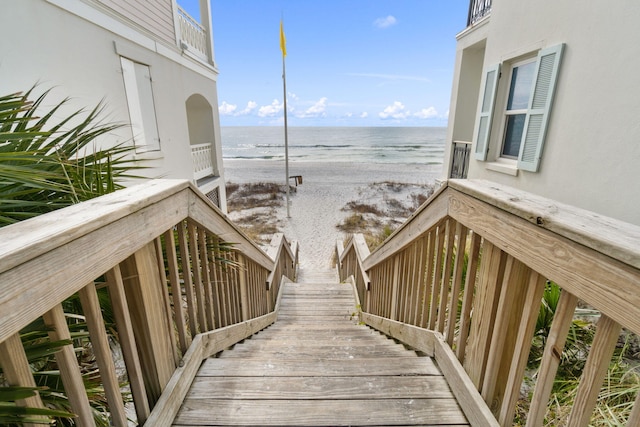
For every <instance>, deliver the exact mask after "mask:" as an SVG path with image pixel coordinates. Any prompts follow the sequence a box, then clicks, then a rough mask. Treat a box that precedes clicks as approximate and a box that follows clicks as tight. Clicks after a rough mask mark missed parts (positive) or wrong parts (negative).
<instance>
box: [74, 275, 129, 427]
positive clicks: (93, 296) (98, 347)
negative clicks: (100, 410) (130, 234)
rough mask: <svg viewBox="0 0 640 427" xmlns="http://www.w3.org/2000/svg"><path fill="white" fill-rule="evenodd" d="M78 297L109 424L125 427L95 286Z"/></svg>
mask: <svg viewBox="0 0 640 427" xmlns="http://www.w3.org/2000/svg"><path fill="white" fill-rule="evenodd" d="M78 295H79V296H80V303H81V304H82V312H83V313H84V316H85V319H86V322H87V328H88V329H89V335H90V339H91V347H92V349H93V354H94V356H95V358H96V363H97V365H98V369H99V371H100V378H101V380H102V385H103V387H104V393H105V396H106V397H107V403H108V405H109V412H110V414H111V422H112V423H113V425H114V426H117V427H125V426H127V414H126V413H125V409H124V401H123V399H122V393H121V391H120V384H119V383H118V376H117V374H116V367H115V365H114V363H113V357H112V356H111V349H110V348H109V338H108V337H107V331H106V330H105V326H104V319H103V318H102V311H101V310H100V301H99V300H98V293H97V292H96V286H95V284H94V283H93V282H92V283H89V284H88V285H87V286H85V287H84V288H82V289H80V291H79V292H78Z"/></svg>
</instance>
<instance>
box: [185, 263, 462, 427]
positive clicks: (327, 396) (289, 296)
mask: <svg viewBox="0 0 640 427" xmlns="http://www.w3.org/2000/svg"><path fill="white" fill-rule="evenodd" d="M299 280H300V283H287V284H285V285H284V288H283V294H282V300H281V305H280V311H279V314H278V320H277V321H276V322H275V323H274V324H273V325H271V326H270V327H268V328H266V329H264V330H263V331H261V332H259V333H258V334H255V335H253V336H252V337H250V338H249V339H246V340H244V341H243V342H240V343H238V344H236V345H235V346H234V347H233V348H232V349H229V350H225V351H223V352H222V353H220V354H218V355H217V357H212V358H209V359H206V360H205V361H204V362H203V363H202V365H201V367H200V369H199V371H198V373H197V375H196V378H195V379H194V381H193V383H192V385H191V389H190V391H189V393H188V394H187V396H186V399H185V400H184V402H183V405H182V407H181V409H180V412H179V413H178V415H177V417H176V418H175V420H174V424H173V425H174V426H193V425H198V426H216V425H245V426H246V425H278V426H285V425H296V426H337V425H351V426H355V425H358V426H369V425H405V426H409V425H468V423H467V421H466V419H465V416H464V414H463V412H462V410H461V409H460V408H459V406H458V404H457V402H456V400H455V398H454V397H453V394H452V392H451V391H450V389H449V386H448V385H447V382H446V381H445V379H444V377H443V376H442V373H441V372H440V370H439V369H438V367H437V366H436V365H435V363H434V361H433V360H432V359H431V358H430V357H423V356H420V355H418V354H417V353H416V352H415V351H412V350H409V349H407V348H405V347H404V346H403V345H401V344H397V343H396V342H395V341H393V340H392V339H389V338H387V337H386V336H385V335H383V334H381V333H379V332H377V331H375V330H373V329H371V328H369V327H367V326H363V325H359V324H358V320H357V307H356V305H355V299H354V296H353V289H352V287H351V285H349V284H344V283H338V280H337V278H336V274H335V272H326V271H325V272H317V273H313V272H310V273H306V274H305V277H301V278H300V279H299Z"/></svg>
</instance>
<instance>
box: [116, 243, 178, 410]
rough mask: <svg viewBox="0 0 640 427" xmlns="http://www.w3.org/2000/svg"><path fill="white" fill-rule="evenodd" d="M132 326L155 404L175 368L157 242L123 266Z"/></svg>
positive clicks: (128, 259)
mask: <svg viewBox="0 0 640 427" xmlns="http://www.w3.org/2000/svg"><path fill="white" fill-rule="evenodd" d="M120 267H121V269H122V273H123V276H124V277H123V279H124V280H123V281H124V287H125V292H126V295H127V301H128V303H129V308H130V313H131V323H132V326H133V330H134V333H135V337H136V342H137V344H138V353H139V355H140V360H141V362H142V371H143V373H144V377H145V386H146V390H147V397H148V399H149V402H150V403H151V405H154V404H155V402H156V401H157V400H158V398H159V397H160V395H161V394H162V390H163V389H164V387H165V385H166V384H167V382H168V381H169V379H170V378H171V375H172V374H173V370H174V369H175V365H174V360H173V349H172V347H171V342H170V340H169V336H168V334H169V333H173V330H171V331H168V330H167V327H166V326H167V324H168V323H169V321H168V319H167V317H166V316H167V315H166V311H165V310H164V297H163V294H162V289H161V287H162V286H165V284H164V283H162V282H161V280H160V277H159V276H158V262H157V259H156V250H155V246H154V243H153V242H150V243H148V244H146V245H145V246H143V247H142V249H140V250H138V251H137V252H136V253H135V254H133V255H132V256H130V257H129V258H127V259H126V260H124V261H123V262H122V264H121V266H120Z"/></svg>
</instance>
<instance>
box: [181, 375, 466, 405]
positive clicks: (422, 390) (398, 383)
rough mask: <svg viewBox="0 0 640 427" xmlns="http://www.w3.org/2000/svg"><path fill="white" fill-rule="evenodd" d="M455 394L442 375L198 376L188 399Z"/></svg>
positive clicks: (413, 396) (356, 397) (366, 397)
mask: <svg viewBox="0 0 640 427" xmlns="http://www.w3.org/2000/svg"><path fill="white" fill-rule="evenodd" d="M427 396H428V397H429V398H430V399H434V398H453V394H452V393H451V390H450V389H449V385H448V384H447V382H446V380H445V379H444V377H442V376H415V377H405V376H400V377H396V376H384V377H381V376H364V377H284V378H278V379H277V381H273V378H272V377H267V378H265V377H196V378H195V379H194V381H193V384H192V385H191V389H190V390H189V394H188V395H187V399H207V398H209V399H300V398H301V397H304V399H309V400H324V399H327V398H328V397H330V398H331V399H346V400H351V399H373V398H375V397H378V398H388V399H395V398H405V399H419V398H425V397H427Z"/></svg>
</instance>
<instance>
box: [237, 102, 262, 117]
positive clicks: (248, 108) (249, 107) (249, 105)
mask: <svg viewBox="0 0 640 427" xmlns="http://www.w3.org/2000/svg"><path fill="white" fill-rule="evenodd" d="M257 107H258V104H257V103H256V102H255V101H249V102H247V106H246V107H245V108H244V110H242V111H238V113H237V114H236V115H238V116H244V115H247V114H249V113H251V112H252V111H253V110H255V109H256V108H257Z"/></svg>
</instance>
